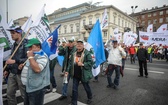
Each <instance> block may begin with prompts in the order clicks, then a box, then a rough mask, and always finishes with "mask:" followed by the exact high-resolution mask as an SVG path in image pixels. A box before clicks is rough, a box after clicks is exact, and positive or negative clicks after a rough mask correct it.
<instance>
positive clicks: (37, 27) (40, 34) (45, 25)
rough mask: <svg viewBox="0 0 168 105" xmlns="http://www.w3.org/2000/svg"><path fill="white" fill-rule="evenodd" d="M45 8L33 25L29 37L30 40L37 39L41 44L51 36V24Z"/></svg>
mask: <svg viewBox="0 0 168 105" xmlns="http://www.w3.org/2000/svg"><path fill="white" fill-rule="evenodd" d="M44 8H45V5H44V6H43V8H42V10H41V12H40V13H39V15H38V16H37V18H36V21H34V22H33V23H32V26H31V30H30V33H29V36H28V39H31V38H37V39H38V40H39V41H40V42H41V43H43V42H44V41H45V40H46V39H47V38H48V36H49V35H50V34H51V31H50V27H49V22H48V19H47V15H46V14H45V11H44Z"/></svg>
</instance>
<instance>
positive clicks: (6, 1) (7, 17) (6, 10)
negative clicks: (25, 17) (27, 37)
mask: <svg viewBox="0 0 168 105" xmlns="http://www.w3.org/2000/svg"><path fill="white" fill-rule="evenodd" d="M6 20H7V23H8V0H6Z"/></svg>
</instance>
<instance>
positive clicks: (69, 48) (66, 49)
mask: <svg viewBox="0 0 168 105" xmlns="http://www.w3.org/2000/svg"><path fill="white" fill-rule="evenodd" d="M58 50H59V53H58V55H60V56H64V61H63V66H62V72H63V73H64V72H65V71H66V70H67V67H68V62H69V57H70V56H71V55H72V54H73V53H74V52H75V51H76V47H75V46H74V40H69V43H67V44H66V45H65V46H60V47H59V49H58ZM67 77H68V81H69V79H70V76H67ZM67 90H68V83H63V87H62V96H61V97H59V100H63V99H66V98H67Z"/></svg>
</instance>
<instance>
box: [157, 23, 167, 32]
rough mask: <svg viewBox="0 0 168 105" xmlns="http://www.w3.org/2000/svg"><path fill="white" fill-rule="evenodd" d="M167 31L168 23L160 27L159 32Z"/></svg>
mask: <svg viewBox="0 0 168 105" xmlns="http://www.w3.org/2000/svg"><path fill="white" fill-rule="evenodd" d="M165 31H167V24H162V25H161V26H160V27H159V28H158V29H157V32H165Z"/></svg>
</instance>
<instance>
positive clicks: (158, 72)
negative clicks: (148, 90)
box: [125, 68, 164, 74]
mask: <svg viewBox="0 0 168 105" xmlns="http://www.w3.org/2000/svg"><path fill="white" fill-rule="evenodd" d="M125 69H126V70H132V71H139V70H138V69H133V68H125ZM148 72H150V73H157V74H164V72H160V71H152V70H148Z"/></svg>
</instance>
